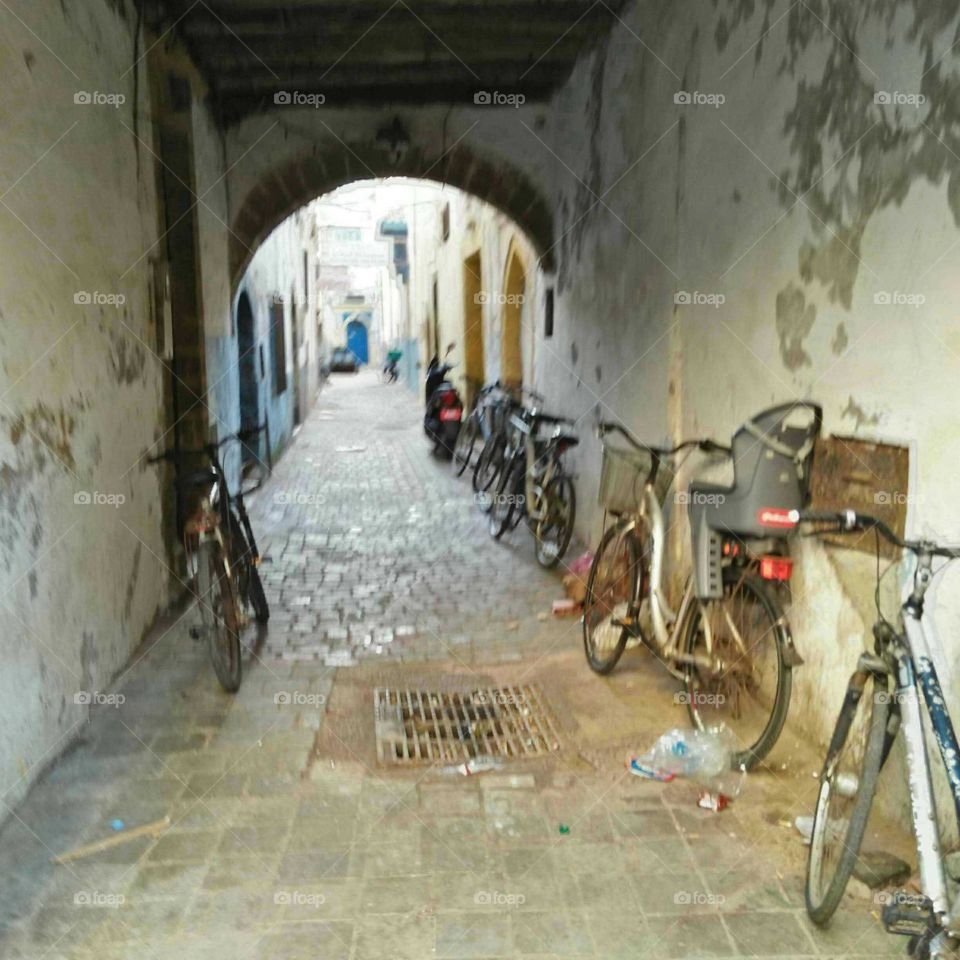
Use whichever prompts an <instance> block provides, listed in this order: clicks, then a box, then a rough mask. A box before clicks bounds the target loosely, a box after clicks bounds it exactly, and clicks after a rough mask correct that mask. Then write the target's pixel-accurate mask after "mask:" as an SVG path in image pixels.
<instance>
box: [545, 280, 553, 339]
mask: <svg viewBox="0 0 960 960" xmlns="http://www.w3.org/2000/svg"><path fill="white" fill-rule="evenodd" d="M543 335H544V337H546V338H550V337H552V336H553V287H550V289H549V290H547V295H546V297H545V298H544V302H543Z"/></svg>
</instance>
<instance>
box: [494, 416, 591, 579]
mask: <svg viewBox="0 0 960 960" xmlns="http://www.w3.org/2000/svg"><path fill="white" fill-rule="evenodd" d="M510 421H511V426H512V427H513V429H514V434H513V437H514V439H513V442H512V443H511V445H510V446H509V448H508V450H507V452H506V456H505V459H504V465H503V468H502V469H501V471H500V475H499V480H498V483H497V492H496V494H495V495H494V497H493V506H492V510H491V512H490V520H489V528H490V535H491V536H492V537H493V538H494V539H495V540H499V539H500V538H501V537H502V536H503V534H504V533H505V532H506V531H507V530H512V529H514V528H516V526H517V525H518V524H519V523H520V521H521V520H522V519H524V518H525V519H526V521H527V524H528V526H529V527H530V529H531V531H532V532H533V538H534V544H535V553H536V557H537V563H539V564H540V566H542V567H545V568H547V569H550V568H551V567H555V566H556V565H557V564H558V563H559V562H560V560H561V559H562V557H563V555H564V554H565V553H566V552H567V547H568V546H569V545H570V538H571V536H572V535H573V524H574V520H575V519H576V513H577V498H576V492H575V490H574V486H573V481H572V480H571V479H570V476H569V474H568V473H567V472H566V470H565V469H564V466H563V461H562V460H561V457H562V456H563V454H564V453H566V451H567V450H569V449H571V448H572V447H575V446H576V445H577V444H578V443H579V442H580V441H579V440H578V439H577V438H576V437H575V436H572V435H571V434H567V433H564V432H563V431H562V430H561V429H560V428H561V427H562V426H573V425H574V421H573V420H570V419H568V418H567V417H557V416H552V415H551V414H547V413H542V412H540V411H539V410H522V411H520V412H519V413H514V415H513V416H512V417H511V418H510ZM548 425H549V426H554V427H555V428H556V429H555V430H554V432H553V434H552V435H551V436H550V437H549V438H546V439H544V438H541V437H540V436H539V435H538V431H539V429H540V428H541V427H543V426H548Z"/></svg>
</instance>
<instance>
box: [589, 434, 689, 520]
mask: <svg viewBox="0 0 960 960" xmlns="http://www.w3.org/2000/svg"><path fill="white" fill-rule="evenodd" d="M652 470H653V454H652V453H650V452H649V451H646V450H634V449H625V448H623V447H615V446H611V445H610V444H604V446H603V467H602V469H601V471H600V495H599V500H600V506H601V507H603V509H604V510H606V511H607V512H608V513H615V514H626V513H638V512H639V511H640V509H641V508H642V506H643V491H644V488H645V487H646V485H647V481H648V480H649V479H650V473H651V471H652ZM672 480H673V471H672V470H671V469H670V464H669V461H665V460H661V461H660V466H659V467H658V469H657V479H656V482H655V484H654V491H655V493H656V495H657V499H658V500H659V501H660V502H661V503H662V502H663V498H664V497H665V496H666V493H667V489H668V488H669V486H670V483H671V481H672Z"/></svg>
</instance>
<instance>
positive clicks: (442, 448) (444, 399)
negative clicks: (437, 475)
mask: <svg viewBox="0 0 960 960" xmlns="http://www.w3.org/2000/svg"><path fill="white" fill-rule="evenodd" d="M452 350H453V344H452V343H451V344H450V346H449V347H447V350H446V353H445V354H444V360H443V362H441V361H440V359H439V357H437V355H436V354H434V356H433V358H432V359H431V360H430V363H429V365H428V366H427V382H426V398H425V399H426V410H425V412H424V415H423V432H424V433H426V435H427V437H428V438H429V439H430V440H432V441H433V452H434V453H435V454H438V455H440V456H443V457H445V458H446V459H447V460H449V459H450V458H451V457H452V456H453V448H454V447H455V446H456V443H457V436H458V435H459V433H460V423H461V421H462V420H463V401H462V400H461V399H460V394H459V393H457V388H456V387H455V386H454V385H453V384H452V383H451V382H450V381H449V380H448V379H447V374H448V373H449V372H450V371H451V370H452V369H453V364H451V363H447V362H446V358H447V357H448V356H449V355H450V352H451V351H452Z"/></svg>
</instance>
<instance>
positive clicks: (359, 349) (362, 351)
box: [347, 320, 370, 363]
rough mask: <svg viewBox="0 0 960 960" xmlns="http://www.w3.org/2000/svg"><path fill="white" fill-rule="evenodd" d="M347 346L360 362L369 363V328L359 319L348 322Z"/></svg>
mask: <svg viewBox="0 0 960 960" xmlns="http://www.w3.org/2000/svg"><path fill="white" fill-rule="evenodd" d="M347 347H348V348H349V349H350V350H351V351H353V355H354V356H355V357H356V358H357V360H359V361H360V363H367V362H368V361H369V359H370V356H369V353H368V350H367V328H366V327H365V326H364V325H363V324H362V323H361V322H360V321H359V320H351V321H350V322H349V323H348V324H347Z"/></svg>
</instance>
